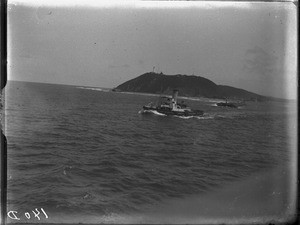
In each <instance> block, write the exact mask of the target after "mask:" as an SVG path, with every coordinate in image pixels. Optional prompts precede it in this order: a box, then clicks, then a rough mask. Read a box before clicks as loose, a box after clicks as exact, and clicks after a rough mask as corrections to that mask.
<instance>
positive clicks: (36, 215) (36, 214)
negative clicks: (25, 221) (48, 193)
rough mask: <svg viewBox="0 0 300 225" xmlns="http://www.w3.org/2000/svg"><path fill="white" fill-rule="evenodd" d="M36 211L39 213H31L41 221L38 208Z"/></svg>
mask: <svg viewBox="0 0 300 225" xmlns="http://www.w3.org/2000/svg"><path fill="white" fill-rule="evenodd" d="M35 210H36V211H37V213H35V212H34V211H33V210H31V211H32V212H33V214H34V216H35V217H36V218H38V220H41V219H40V217H39V215H40V212H39V210H38V209H37V208H35Z"/></svg>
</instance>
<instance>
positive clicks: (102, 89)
mask: <svg viewBox="0 0 300 225" xmlns="http://www.w3.org/2000/svg"><path fill="white" fill-rule="evenodd" d="M77 88H79V89H85V90H92V91H103V92H109V91H110V89H105V88H96V87H77Z"/></svg>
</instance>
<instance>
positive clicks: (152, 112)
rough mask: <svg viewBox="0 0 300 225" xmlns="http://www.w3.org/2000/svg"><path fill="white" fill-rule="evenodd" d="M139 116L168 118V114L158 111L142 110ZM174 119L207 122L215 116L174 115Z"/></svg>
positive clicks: (205, 114)
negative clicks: (147, 115)
mask: <svg viewBox="0 0 300 225" xmlns="http://www.w3.org/2000/svg"><path fill="white" fill-rule="evenodd" d="M139 114H152V115H157V116H167V115H166V114H163V113H159V112H157V111H156V110H145V109H142V110H140V111H139ZM172 117H176V118H180V119H185V120H186V119H193V118H194V119H199V120H205V119H214V118H215V117H214V116H211V115H209V114H207V113H204V114H203V115H202V116H178V115H172Z"/></svg>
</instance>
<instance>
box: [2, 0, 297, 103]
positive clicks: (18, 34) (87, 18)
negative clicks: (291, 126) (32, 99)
mask: <svg viewBox="0 0 300 225" xmlns="http://www.w3.org/2000/svg"><path fill="white" fill-rule="evenodd" d="M50 2H51V3H50ZM296 12H297V10H296V6H295V5H294V4H293V3H291V2H261V3H259V2H252V3H251V2H194V1H188V2H183V1H179V2H171V1H164V2H156V1H147V2H141V1H126V2H125V1H33V0H27V1H22V0H15V1H14V0H9V1H8V80H20V81H31V82H42V83H44V82H45V83H56V84H70V85H79V86H93V87H107V88H113V87H116V86H118V85H119V84H121V83H123V82H125V81H127V80H129V79H132V78H135V77H137V76H139V75H141V74H143V73H146V72H149V71H152V70H153V67H155V69H154V70H155V72H163V73H164V74H168V75H173V74H187V75H192V74H194V75H198V76H202V77H205V78H208V79H210V80H212V81H213V82H215V83H216V84H223V85H230V86H233V87H237V88H243V89H245V90H248V91H251V92H255V93H257V94H262V95H267V96H273V97H279V98H288V99H296V98H297V41H296V40H297V39H296V37H297V36H296V35H297V30H296V27H297V26H296V23H297V18H296Z"/></svg>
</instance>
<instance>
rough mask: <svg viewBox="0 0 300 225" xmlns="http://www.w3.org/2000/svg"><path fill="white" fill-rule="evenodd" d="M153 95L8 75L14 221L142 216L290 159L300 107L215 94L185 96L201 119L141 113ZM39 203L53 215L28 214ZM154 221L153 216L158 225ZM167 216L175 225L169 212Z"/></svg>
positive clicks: (7, 124) (7, 127)
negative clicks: (223, 104) (226, 99)
mask: <svg viewBox="0 0 300 225" xmlns="http://www.w3.org/2000/svg"><path fill="white" fill-rule="evenodd" d="M156 99H157V96H154V95H142V94H132V93H131V94H126V93H115V92H109V91H107V90H106V89H100V88H85V87H77V86H64V85H53V84H39V83H28V82H16V81H9V82H8V85H7V86H6V88H5V135H6V138H7V142H8V183H7V186H8V202H7V204H8V205H7V208H8V211H9V210H14V211H17V212H18V216H19V217H20V218H21V219H20V220H19V221H15V220H10V221H11V222H27V221H30V222H47V223H52V222H65V223H67V222H83V223H116V222H117V223H122V222H125V223H126V221H131V222H132V221H135V222H137V223H139V222H145V221H146V220H143V218H145V217H146V215H147V216H148V218H150V217H149V215H150V214H149V212H153V210H154V211H155V209H156V208H159V207H160V206H161V205H163V204H164V203H165V202H168V201H169V202H170V201H171V202H172V201H180V200H182V199H188V198H190V197H192V196H198V197H200V198H201V197H203V199H205V196H209V195H211V193H214V191H215V190H219V189H222V188H223V187H226V186H227V185H230V184H232V183H234V182H238V181H241V180H243V179H246V178H248V177H251V176H254V175H255V174H260V173H263V172H264V171H268V170H271V169H273V168H277V167H280V166H281V167H285V168H286V167H287V166H288V165H289V164H290V163H291V158H292V153H293V152H292V151H291V149H292V146H291V143H292V142H291V140H292V138H293V135H296V134H295V133H293V132H290V130H291V129H292V126H291V125H290V122H289V121H290V120H291V118H295V116H296V111H295V103H292V102H267V103H259V102H258V103H255V102H251V103H247V105H246V106H243V107H241V108H238V109H231V108H220V107H216V106H215V101H213V100H209V99H200V100H189V99H184V100H185V102H186V103H188V105H189V106H191V107H192V108H195V109H201V110H204V111H205V115H204V116H203V117H198V118H188V119H185V118H180V117H169V116H160V115H155V114H143V113H141V112H140V110H141V108H142V106H143V105H145V104H147V103H148V102H155V101H156ZM270 182H272V177H270ZM254 198H255V197H254ZM216 204H217V203H216ZM36 208H38V209H40V208H43V209H44V211H45V212H46V213H47V216H48V218H47V219H46V218H45V217H43V218H42V216H44V215H42V214H41V215H40V216H41V221H38V220H37V219H36V218H33V214H32V213H31V217H32V218H31V219H30V220H28V219H27V218H26V217H24V215H25V214H24V213H25V212H31V210H34V209H36ZM169 211H170V210H169ZM236 216H237V217H239V216H241V215H236ZM154 217H155V216H153V220H150V221H151V222H154V223H155V222H158V223H159V222H161V221H160V220H157V221H156V220H155V219H154ZM125 218H135V220H126V219H125ZM170 218H171V219H170V220H169V222H170V221H171V222H174V223H176V221H177V220H175V219H174V220H172V213H171V216H170ZM146 222H147V221H146ZM148 222H149V220H148Z"/></svg>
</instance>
